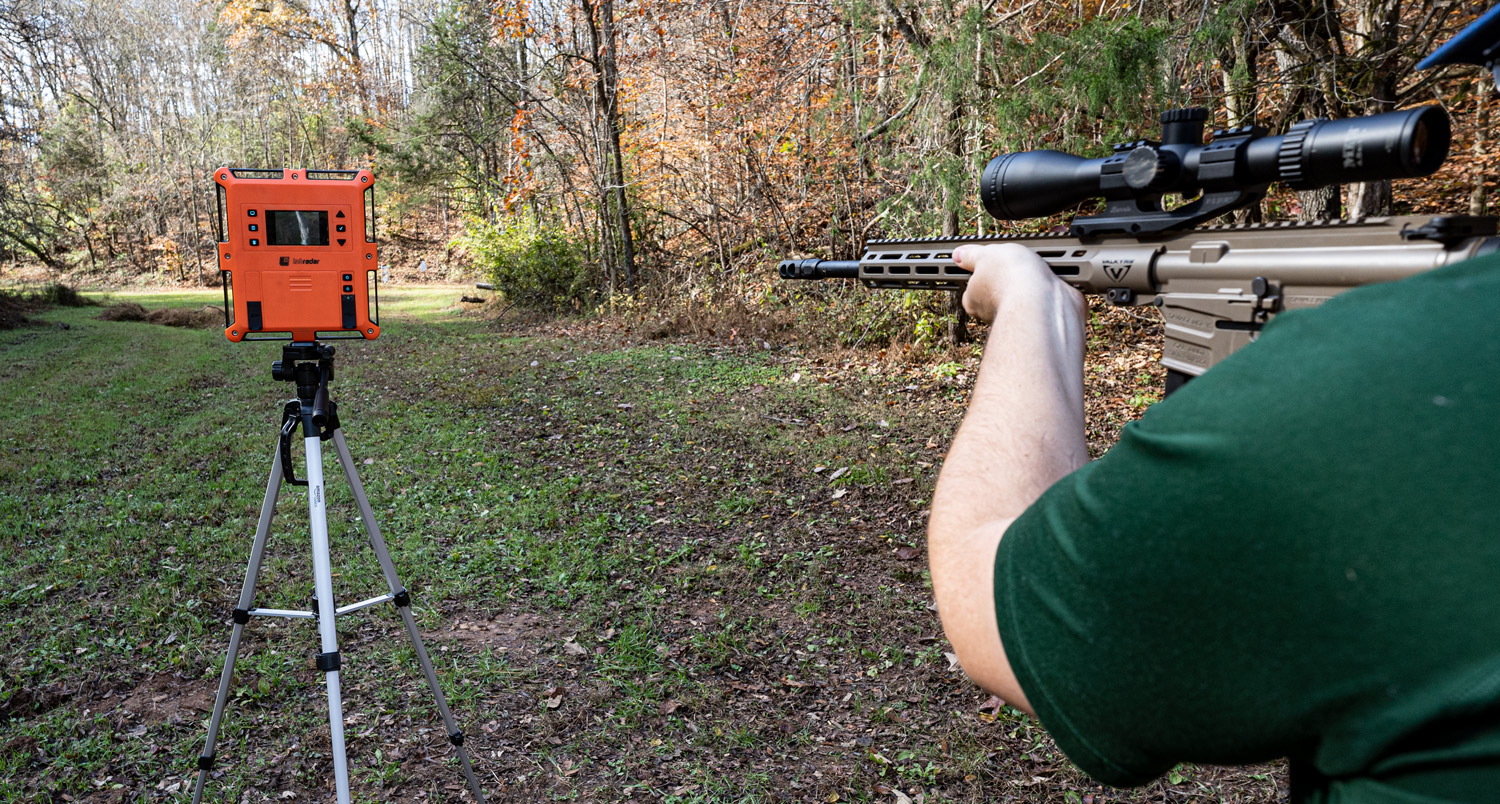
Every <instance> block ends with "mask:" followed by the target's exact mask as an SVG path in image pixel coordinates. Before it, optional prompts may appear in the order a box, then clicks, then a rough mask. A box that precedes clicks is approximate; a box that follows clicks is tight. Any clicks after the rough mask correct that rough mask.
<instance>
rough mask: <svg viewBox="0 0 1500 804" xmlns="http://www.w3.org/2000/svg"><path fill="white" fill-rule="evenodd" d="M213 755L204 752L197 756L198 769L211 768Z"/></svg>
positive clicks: (212, 767)
mask: <svg viewBox="0 0 1500 804" xmlns="http://www.w3.org/2000/svg"><path fill="white" fill-rule="evenodd" d="M213 769H214V755H213V754H206V755H203V756H199V757H198V770H213Z"/></svg>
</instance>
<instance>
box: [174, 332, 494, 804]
mask: <svg viewBox="0 0 1500 804" xmlns="http://www.w3.org/2000/svg"><path fill="white" fill-rule="evenodd" d="M271 376H272V377H274V378H275V379H277V380H283V381H287V382H295V383H296V384H297V398H296V399H293V400H290V401H288V402H287V403H286V407H285V409H284V410H283V412H282V420H281V438H280V442H279V444H278V448H277V450H276V452H275V454H274V455H273V457H272V459H271V478H270V480H269V481H267V483H266V497H265V500H264V501H263V502H262V503H261V506H260V520H259V522H258V523H257V524H256V526H255V541H254V543H253V544H252V545H251V547H250V565H249V566H248V567H246V569H245V585H244V586H243V587H242V588H241V589H240V598H239V602H238V603H237V604H236V605H235V608H234V612H233V620H234V629H233V631H231V632H230V635H229V653H228V656H227V657H226V658H225V660H224V672H223V674H222V675H220V677H219V694H218V697H217V698H215V699H214V710H213V715H212V716H211V717H210V718H209V721H208V739H207V741H206V742H205V744H204V746H203V753H202V754H201V755H200V756H199V757H198V781H197V783H196V784H195V785H194V786H193V804H201V802H202V801H203V783H204V781H205V780H206V779H207V777H208V772H209V771H210V770H211V769H213V766H214V743H215V741H216V740H217V739H218V736H219V725H220V724H221V723H222V721H223V718H224V709H225V706H226V704H227V703H228V700H229V683H230V680H231V679H232V678H233V677H234V662H235V658H236V657H237V656H238V654H239V649H240V637H241V635H242V634H243V633H244V630H245V624H246V623H248V622H250V618H251V617H287V618H293V619H309V620H310V619H316V620H317V621H318V634H319V636H320V637H321V641H322V653H319V654H318V655H317V667H318V669H319V670H321V671H323V672H324V673H325V674H326V681H327V687H328V732H329V737H330V740H331V742H332V753H333V775H334V784H335V788H336V790H337V794H338V804H349V763H348V760H347V758H346V757H345V755H344V715H343V701H342V698H341V696H340V694H339V665H340V660H339V642H338V632H337V630H336V629H335V624H334V619H335V618H336V617H337V616H338V615H340V614H349V613H350V612H355V611H359V610H360V609H364V608H369V607H370V606H375V605H378V604H381V603H387V602H389V603H393V604H395V606H396V610H397V611H399V612H401V620H402V622H404V623H405V624H406V634H407V636H408V637H410V638H411V644H412V647H413V648H414V649H415V650H416V654H417V662H418V663H419V664H421V666H422V673H423V674H424V675H426V676H427V686H428V687H430V688H431V689H432V697H433V699H434V700H435V701H436V702H437V710H438V714H439V715H441V716H442V719H443V726H444V728H446V729H447V732H448V741H449V742H450V743H452V744H453V746H454V748H455V749H456V750H457V752H458V759H459V762H460V763H462V765H463V772H464V777H465V778H466V779H467V780H468V782H469V789H470V790H472V791H473V793H474V799H475V801H476V802H478V804H485V798H484V792H483V791H482V790H481V789H480V787H479V780H478V779H477V778H476V777H475V776H474V769H473V767H472V766H471V765H470V763H469V754H468V751H466V750H465V749H464V735H463V732H461V731H459V729H458V726H457V724H455V723H454V720H453V713H452V712H450V711H449V710H448V703H447V701H446V700H444V698H443V690H442V687H440V686H439V685H438V678H437V673H436V672H434V671H433V669H432V660H431V659H430V658H429V657H428V655H427V648H426V647H424V646H423V645H422V637H421V635H420V634H419V633H418V631H417V622H416V620H415V619H413V618H412V614H411V595H410V594H409V593H408V592H407V591H406V587H404V586H402V584H401V579H400V578H399V577H397V575H396V567H395V565H394V564H392V563H391V554H390V552H389V551H388V550H386V547H385V540H384V539H382V538H381V536H380V526H379V525H378V524H376V522H375V513H374V511H372V510H370V501H369V500H368V499H367V498H366V497H365V488H364V485H363V484H362V483H360V480H359V471H358V470H357V469H355V467H354V458H353V457H351V456H350V454H349V447H348V445H347V444H345V443H344V434H343V431H342V430H341V429H340V428H339V417H338V406H337V405H336V404H335V403H334V402H333V401H332V400H330V399H329V398H328V383H329V381H330V380H332V379H333V347H332V346H328V345H325V344H322V343H318V342H317V341H312V342H293V343H291V344H288V345H286V346H283V347H282V350H281V360H280V361H277V362H276V363H273V364H272V366H271ZM298 425H301V427H302V434H303V440H302V441H303V445H304V447H305V449H306V452H307V456H306V457H307V475H306V478H307V479H306V480H298V479H297V478H296V476H295V475H294V473H293V471H292V463H291V458H292V434H293V433H294V432H295V431H296V429H297V427H298ZM329 440H331V441H333V447H334V449H335V450H336V451H337V452H338V455H339V464H340V465H342V466H343V467H344V477H345V479H346V480H348V482H349V487H350V489H351V490H352V491H353V492H354V501H355V503H356V504H357V505H358V506H359V514H360V517H361V518H362V519H363V520H364V526H365V533H366V534H367V535H368V536H369V538H370V546H371V547H372V548H373V549H374V550H375V558H376V559H377V560H379V562H380V570H381V573H382V574H383V575H384V576H385V582H386V585H387V586H388V587H390V592H389V593H387V594H384V595H379V596H376V597H372V598H370V599H368V600H363V601H360V602H358V603H354V604H351V605H348V606H344V607H343V608H335V607H334V604H333V571H332V569H331V566H330V561H329V556H328V521H327V516H326V512H325V510H324V506H325V504H326V503H325V500H324V490H323V452H322V442H324V441H329ZM283 480H285V482H286V483H288V484H290V485H293V486H307V491H308V493H307V501H308V513H309V517H308V518H309V519H310V520H311V526H312V557H313V587H314V591H315V592H316V597H315V599H314V601H313V610H312V611H290V610H286V609H262V608H252V607H251V603H252V601H253V600H254V598H255V584H256V581H257V580H258V579H259V577H260V568H261V559H262V557H263V556H264V555H265V548H266V536H267V534H268V533H269V532H270V529H271V517H272V516H273V515H274V514H275V512H276V500H277V498H278V497H279V496H280V494H281V484H282V482H283Z"/></svg>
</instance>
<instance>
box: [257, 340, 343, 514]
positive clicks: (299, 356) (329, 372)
mask: <svg viewBox="0 0 1500 804" xmlns="http://www.w3.org/2000/svg"><path fill="white" fill-rule="evenodd" d="M271 378H272V379H275V380H281V381H282V382H294V383H296V384H297V398H296V399H290V400H287V403H286V407H285V408H284V409H283V411H282V414H281V472H282V475H283V476H284V477H285V479H286V482H288V483H290V484H292V485H294V486H305V485H307V481H305V480H298V479H297V477H296V475H295V474H294V473H293V471H292V433H294V432H295V431H296V430H297V426H298V425H299V424H300V425H301V426H302V432H303V433H304V434H305V435H306V436H307V437H308V438H318V439H322V440H325V441H326V440H328V439H329V438H332V437H333V433H334V431H335V430H337V429H339V414H338V405H337V404H335V403H334V402H333V400H331V399H329V398H328V383H329V381H331V380H332V379H333V347H332V346H329V345H328V344H326V343H319V342H317V341H293V342H291V343H289V344H287V345H285V346H283V347H281V359H280V360H277V361H276V362H274V363H272V364H271Z"/></svg>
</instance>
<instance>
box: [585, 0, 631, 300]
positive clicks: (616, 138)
mask: <svg viewBox="0 0 1500 804" xmlns="http://www.w3.org/2000/svg"><path fill="white" fill-rule="evenodd" d="M581 2H582V3H583V9H584V14H585V16H586V17H587V18H588V28H589V43H590V46H591V49H592V50H593V57H594V96H595V101H596V102H597V103H598V105H599V109H598V115H599V120H598V123H599V125H601V126H602V128H603V133H604V137H603V140H604V142H603V143H602V144H601V147H602V149H603V154H602V157H603V158H602V159H601V160H600V162H601V166H602V167H603V170H602V171H601V176H600V180H601V182H602V183H603V185H604V186H603V188H602V189H603V191H604V192H603V193H602V196H603V198H602V199H601V200H602V201H603V203H602V204H601V206H602V216H603V217H604V218H605V219H606V221H607V222H606V223H605V225H604V226H603V227H602V234H603V235H604V237H605V238H606V241H613V242H606V249H605V253H606V254H610V253H611V252H614V254H612V255H611V256H614V257H615V258H617V259H618V261H619V269H620V270H621V271H622V272H623V273H624V278H625V289H626V291H627V292H633V291H634V290H635V241H634V238H633V237H632V235H631V231H630V201H629V196H628V195H627V194H626V192H625V160H624V154H623V151H622V149H621V147H620V105H619V100H620V73H619V66H618V61H617V59H616V55H615V43H616V40H617V29H616V25H615V5H614V0H599V2H598V3H597V4H595V3H594V2H592V0H581ZM595 12H597V19H596V18H595ZM611 229H612V230H613V231H610V230H611ZM610 270H611V273H613V272H614V271H613V266H611V268H610Z"/></svg>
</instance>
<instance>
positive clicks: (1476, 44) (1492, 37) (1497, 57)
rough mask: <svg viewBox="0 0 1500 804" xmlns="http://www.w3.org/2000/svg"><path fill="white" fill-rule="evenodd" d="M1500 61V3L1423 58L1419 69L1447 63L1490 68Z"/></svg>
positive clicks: (1418, 66)
mask: <svg viewBox="0 0 1500 804" xmlns="http://www.w3.org/2000/svg"><path fill="white" fill-rule="evenodd" d="M1496 61H1500V6H1495V7H1494V8H1492V9H1490V10H1489V11H1486V12H1485V13H1484V16H1482V17H1480V18H1479V19H1477V20H1474V22H1472V23H1471V24H1470V25H1469V27H1467V28H1465V29H1463V30H1462V31H1459V32H1458V36H1455V37H1453V38H1452V39H1449V40H1448V43H1447V44H1445V45H1443V46H1442V47H1440V48H1438V49H1437V50H1435V51H1433V53H1432V55H1431V56H1428V57H1427V58H1425V59H1422V61H1421V63H1419V64H1418V65H1417V69H1419V70H1426V69H1428V68H1431V67H1442V66H1443V65H1445V64H1477V65H1479V66H1480V67H1489V66H1491V65H1493V64H1494V63H1495V62H1496Z"/></svg>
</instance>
